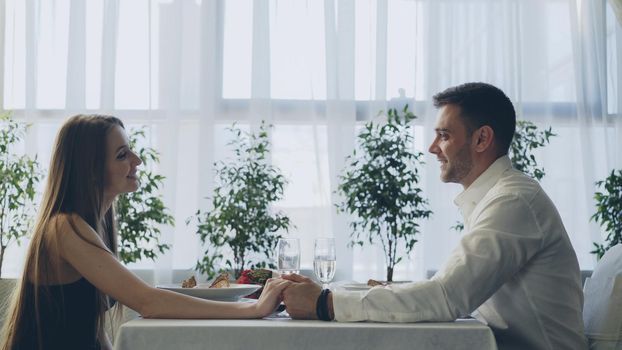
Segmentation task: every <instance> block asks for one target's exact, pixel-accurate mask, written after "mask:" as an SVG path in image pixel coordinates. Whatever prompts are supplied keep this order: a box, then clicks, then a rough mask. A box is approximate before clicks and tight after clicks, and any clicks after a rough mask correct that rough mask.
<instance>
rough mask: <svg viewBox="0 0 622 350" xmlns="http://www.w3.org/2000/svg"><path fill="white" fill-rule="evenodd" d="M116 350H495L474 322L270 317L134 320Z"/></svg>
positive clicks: (120, 332) (119, 335) (120, 334)
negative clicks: (248, 318) (365, 320)
mask: <svg viewBox="0 0 622 350" xmlns="http://www.w3.org/2000/svg"><path fill="white" fill-rule="evenodd" d="M114 348H115V350H130V349H131V350H153V349H174V350H185V349H207V350H209V349H214V350H216V349H219V350H220V349H240V350H249V349H270V350H290V349H295V350H306V349H322V350H330V349H340V350H350V349H351V350H365V349H369V350H372V349H374V350H393V349H395V350H397V349H424V350H425V349H453V350H461V349H464V350H475V349H477V350H496V349H497V345H496V343H495V337H494V335H493V333H492V330H491V329H490V328H489V327H488V326H487V325H485V324H483V323H481V322H479V321H478V320H475V319H459V320H456V321H454V322H421V323H378V322H334V321H333V322H326V321H317V320H292V319H291V318H289V317H287V315H286V314H285V315H283V314H274V315H271V316H269V317H266V318H264V319H256V320H232V319H221V320H213V319H212V320H186V319H144V318H136V319H134V320H131V321H129V322H127V323H125V324H123V325H122V326H121V327H120V328H119V330H118V332H117V334H116V337H115V342H114Z"/></svg>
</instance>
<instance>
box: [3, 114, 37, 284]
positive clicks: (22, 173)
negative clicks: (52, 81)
mask: <svg viewBox="0 0 622 350" xmlns="http://www.w3.org/2000/svg"><path fill="white" fill-rule="evenodd" d="M29 127H30V125H28V124H26V123H21V122H17V121H15V120H14V119H13V118H12V117H11V113H10V112H5V113H3V114H0V277H2V263H3V262H4V254H5V253H6V250H7V248H8V247H9V245H11V244H12V243H17V244H20V243H21V240H22V238H23V237H24V236H26V235H27V234H28V232H29V230H30V228H31V224H32V218H33V216H32V215H33V207H32V205H33V202H34V198H35V193H36V186H37V184H38V183H39V180H40V179H41V170H40V168H39V163H38V161H37V157H36V156H35V157H34V158H31V157H29V156H27V155H21V156H20V155H17V154H15V153H14V150H13V147H15V146H16V145H17V144H19V143H20V142H21V140H22V139H23V138H24V136H25V135H26V132H27V130H28V128H29Z"/></svg>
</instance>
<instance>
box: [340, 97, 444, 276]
mask: <svg viewBox="0 0 622 350" xmlns="http://www.w3.org/2000/svg"><path fill="white" fill-rule="evenodd" d="M415 118H416V117H415V115H414V114H413V113H411V112H410V111H409V110H408V106H406V107H404V109H403V111H402V114H400V113H398V111H397V110H396V109H389V111H388V113H387V120H386V123H375V122H374V121H370V122H368V123H367V124H365V126H364V128H363V130H362V131H361V132H360V133H359V134H358V136H357V138H358V144H359V146H360V151H358V152H357V150H354V151H353V153H352V154H351V155H350V156H348V157H347V158H346V163H347V164H346V168H345V170H344V172H343V174H342V175H340V177H339V179H340V184H339V185H338V187H337V192H338V193H339V194H340V195H342V197H343V198H344V199H343V201H342V202H341V203H338V204H337V209H338V210H339V211H340V212H343V213H347V214H351V215H353V216H354V217H355V219H354V220H353V221H352V222H351V223H350V227H351V228H352V232H351V233H350V238H351V239H352V240H351V242H350V246H353V245H360V246H363V245H364V244H365V243H366V242H368V243H369V244H374V243H375V242H380V244H381V245H382V249H383V251H384V255H385V262H386V266H387V281H392V280H393V269H394V267H395V265H397V264H398V263H400V261H402V257H400V256H398V247H400V246H403V247H404V248H405V251H406V253H407V254H408V253H410V252H411V251H412V249H413V248H414V246H415V243H417V238H416V237H417V234H418V233H419V223H418V222H419V220H421V219H424V218H428V217H429V216H430V215H431V214H432V211H430V210H429V209H428V207H427V203H428V201H427V199H425V198H424V197H423V196H422V190H421V189H420V188H419V187H418V184H419V172H418V169H417V168H418V166H420V165H421V164H423V160H422V157H423V154H422V153H421V152H416V151H413V148H414V137H413V135H412V133H413V131H412V128H411V126H410V122H411V121H412V120H413V119H415Z"/></svg>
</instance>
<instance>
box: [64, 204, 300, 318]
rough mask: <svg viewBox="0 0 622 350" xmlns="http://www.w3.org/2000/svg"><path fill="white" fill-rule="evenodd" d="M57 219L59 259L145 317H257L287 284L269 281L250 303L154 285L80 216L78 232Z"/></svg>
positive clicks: (275, 301) (266, 312) (269, 307)
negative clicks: (207, 297)
mask: <svg viewBox="0 0 622 350" xmlns="http://www.w3.org/2000/svg"><path fill="white" fill-rule="evenodd" d="M57 220H58V225H56V227H58V228H59V232H57V233H56V237H57V238H58V240H59V242H58V243H59V254H60V256H61V258H62V259H64V260H65V261H67V262H68V263H69V264H70V265H71V266H72V267H73V268H74V269H76V270H77V271H78V272H79V273H80V275H82V276H83V277H84V278H86V279H87V280H88V281H89V282H91V283H92V284H93V285H94V286H95V287H96V288H97V289H99V290H100V291H101V292H103V293H105V294H107V295H109V296H111V297H113V298H114V299H116V300H118V301H120V302H121V303H122V304H124V305H127V306H128V307H130V308H131V309H133V310H135V311H137V312H138V313H140V314H141V315H142V316H143V317H146V318H259V317H263V316H267V315H269V314H270V313H271V312H272V311H274V309H275V308H276V306H277V305H278V304H279V303H280V301H281V292H282V291H283V289H285V287H287V285H288V284H289V283H290V282H289V281H285V280H280V279H278V280H269V281H268V282H267V283H266V286H265V287H264V291H263V292H262V295H261V298H260V299H259V300H258V302H257V303H253V304H250V303H230V302H218V301H208V300H203V299H198V298H194V297H190V296H187V295H183V294H179V293H175V292H171V291H167V290H162V289H157V288H153V287H151V286H149V285H148V284H146V283H145V282H143V281H142V280H141V279H139V278H138V277H136V276H135V275H134V274H133V273H131V272H130V271H129V270H128V269H127V268H125V267H124V266H123V265H122V264H121V263H120V262H119V261H118V260H117V259H116V258H115V257H114V256H113V255H112V253H111V252H110V251H109V250H108V249H107V248H106V246H105V245H104V243H103V242H102V240H101V239H100V237H99V236H98V234H97V233H96V232H95V231H94V230H93V228H91V227H90V226H89V225H88V224H87V223H86V222H84V220H82V219H81V218H80V217H78V216H76V215H74V216H73V221H74V222H75V226H76V229H77V230H78V231H79V232H76V230H74V228H73V227H72V226H71V225H70V224H69V221H68V217H67V216H65V215H62V216H60V217H58V219H57ZM52 226H55V225H52ZM81 237H83V238H81Z"/></svg>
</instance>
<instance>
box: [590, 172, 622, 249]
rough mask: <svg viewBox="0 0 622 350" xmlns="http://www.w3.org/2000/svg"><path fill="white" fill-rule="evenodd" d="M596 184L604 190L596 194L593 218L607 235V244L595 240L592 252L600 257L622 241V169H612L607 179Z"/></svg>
mask: <svg viewBox="0 0 622 350" xmlns="http://www.w3.org/2000/svg"><path fill="white" fill-rule="evenodd" d="M596 186H597V187H598V188H602V189H603V191H602V192H601V191H598V192H596V193H595V194H594V199H595V200H596V213H594V215H592V218H591V220H594V221H595V222H597V223H599V224H600V226H601V227H603V228H604V229H605V233H606V234H607V236H606V239H605V244H599V243H596V242H594V247H595V249H594V250H593V251H591V252H590V253H591V254H595V255H596V257H597V258H598V259H600V258H602V257H603V255H604V254H605V252H606V251H607V250H609V248H611V247H613V246H615V245H616V244H619V243H622V170H612V171H611V174H610V175H609V176H608V177H607V178H606V179H605V180H601V181H598V182H596Z"/></svg>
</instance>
